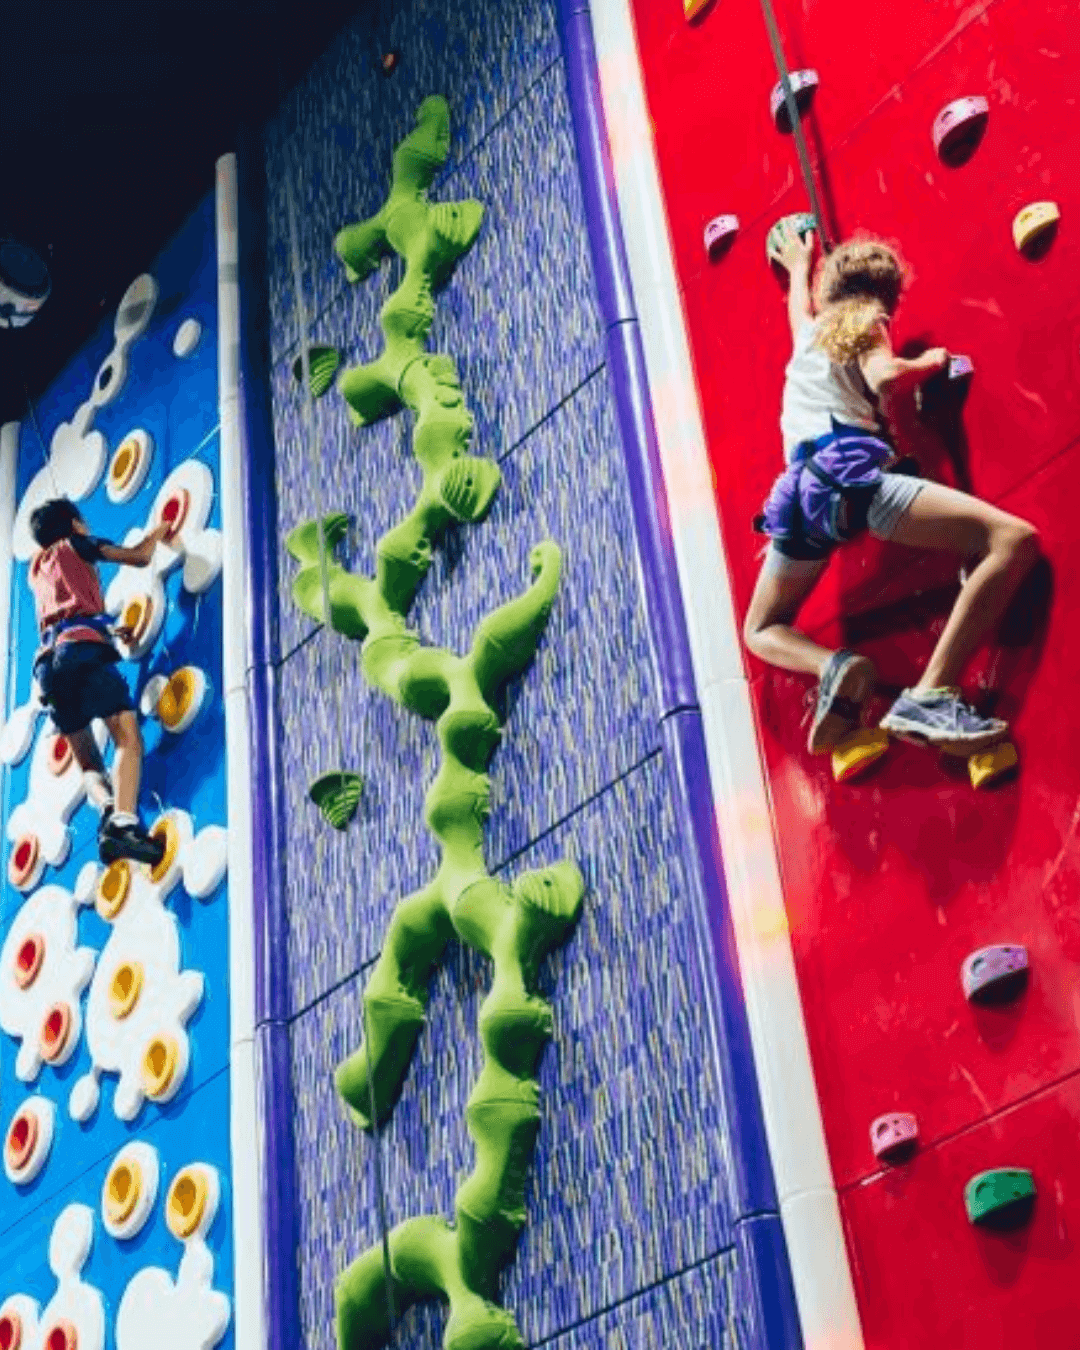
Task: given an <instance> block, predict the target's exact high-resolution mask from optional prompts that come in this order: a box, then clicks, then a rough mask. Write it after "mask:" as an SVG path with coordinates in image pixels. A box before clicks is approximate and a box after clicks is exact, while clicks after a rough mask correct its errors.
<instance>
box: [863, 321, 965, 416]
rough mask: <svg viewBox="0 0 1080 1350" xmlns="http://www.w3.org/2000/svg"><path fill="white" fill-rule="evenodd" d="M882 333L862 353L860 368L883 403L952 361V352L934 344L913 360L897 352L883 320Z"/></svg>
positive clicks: (905, 391) (903, 392)
mask: <svg viewBox="0 0 1080 1350" xmlns="http://www.w3.org/2000/svg"><path fill="white" fill-rule="evenodd" d="M879 333H880V337H879V338H878V341H877V342H876V343H875V344H874V346H873V347H871V348H870V350H869V351H866V352H863V353H862V354H861V355H860V357H859V369H860V370H861V371H862V373H863V378H864V379H865V380H866V383H867V384H868V385H869V386H870V389H871V391H872V392H873V393H874V394H876V395H877V396H878V397H879V398H880V399H881V400H882V402H883V403H884V402H887V401H888V400H889V399H890V398H894V397H896V396H897V395H898V394H906V393H908V392H909V391H910V390H912V389H914V388H915V387H916V386H917V385H920V384H922V383H923V382H924V381H925V380H927V379H929V377H930V376H931V375H933V374H934V372H935V371H937V370H941V369H942V368H943V367H944V366H946V365H948V363H949V353H948V352H947V351H946V350H945V348H944V347H931V348H930V350H929V351H925V352H923V354H922V356H916V357H915V358H914V359H913V360H910V361H909V360H907V359H906V358H905V357H903V356H897V355H896V353H895V352H894V351H893V349H892V343H891V342H890V341H889V335H888V331H887V329H886V327H885V325H884V324H882V325H881V326H880V329H879Z"/></svg>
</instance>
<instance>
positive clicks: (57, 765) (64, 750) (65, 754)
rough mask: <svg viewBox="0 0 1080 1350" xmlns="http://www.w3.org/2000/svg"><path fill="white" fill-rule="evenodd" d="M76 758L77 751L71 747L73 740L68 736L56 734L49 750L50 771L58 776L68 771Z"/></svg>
mask: <svg viewBox="0 0 1080 1350" xmlns="http://www.w3.org/2000/svg"><path fill="white" fill-rule="evenodd" d="M74 758H75V752H74V751H73V750H72V748H71V742H70V741H69V740H68V738H67V737H66V736H54V737H53V741H52V748H51V749H50V751H49V772H50V773H51V774H54V775H55V776H56V777H57V778H59V777H60V775H61V774H62V773H66V772H67V771H68V769H69V768H70V767H71V763H72V761H73V760H74Z"/></svg>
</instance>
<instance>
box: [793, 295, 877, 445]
mask: <svg viewBox="0 0 1080 1350" xmlns="http://www.w3.org/2000/svg"><path fill="white" fill-rule="evenodd" d="M816 332H817V325H816V324H815V323H813V322H809V323H804V324H803V325H802V327H801V328H800V329H799V331H798V333H797V334H796V336H795V349H794V351H793V352H792V354H791V360H790V361H789V362H788V363H787V369H786V371H785V372H784V375H785V380H784V401H783V405H782V407H781V411H780V431H781V433H782V435H783V437H784V459H785V460H786V461H787V462H788V463H789V464H790V462H791V459H792V456H793V454H794V452H795V447H796V446H797V445H800V444H801V443H802V442H803V441H816V440H817V438H818V437H819V436H826V435H828V433H829V432H830V431H832V419H833V418H834V417H835V418H836V420H837V421H838V422H843V423H844V424H845V426H849V427H861V428H863V429H864V430H866V431H872V432H874V433H875V434H880V430H879V427H878V422H877V416H876V409H875V408H874V405H873V403H871V401H870V398H869V396H868V394H869V391H868V390H867V387H866V383H865V381H864V380H863V378H862V375H861V373H860V371H859V368H858V366H857V365H856V364H854V363H852V364H851V365H849V366H837V365H834V364H833V363H832V362H831V361H830V360H829V358H828V357H827V356H826V355H825V353H824V352H823V351H822V350H821V348H820V347H815V346H814V336H815V334H816Z"/></svg>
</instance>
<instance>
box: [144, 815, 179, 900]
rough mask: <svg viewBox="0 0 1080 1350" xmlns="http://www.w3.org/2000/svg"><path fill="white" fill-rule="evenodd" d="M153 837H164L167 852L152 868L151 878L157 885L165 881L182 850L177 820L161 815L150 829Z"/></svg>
mask: <svg viewBox="0 0 1080 1350" xmlns="http://www.w3.org/2000/svg"><path fill="white" fill-rule="evenodd" d="M150 838H151V839H164V841H165V852H164V853H163V854H162V857H161V861H160V862H159V863H158V864H157V865H156V866H155V867H151V868H150V880H151V881H152V882H153V883H154V885H155V886H156V885H157V884H158V882H160V881H164V880H165V878H166V876H168V874H169V870H170V869H171V867H172V865H173V863H175V862H176V855H177V853H179V851H180V831H179V830H178V829H177V828H176V821H175V820H173V818H172V817H171V816H159V817H158V819H157V820H155V821H154V824H153V825H152V826H151V829H150Z"/></svg>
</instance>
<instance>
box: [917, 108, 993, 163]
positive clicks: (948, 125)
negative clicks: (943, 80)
mask: <svg viewBox="0 0 1080 1350" xmlns="http://www.w3.org/2000/svg"><path fill="white" fill-rule="evenodd" d="M989 116H990V104H989V103H988V102H987V101H986V99H985V98H983V97H982V95H981V94H974V95H971V96H969V97H967V98H955V99H953V101H952V102H951V103H947V104H946V105H945V107H944V108H942V110H941V111H940V112H939V113H938V115H937V116H936V117H935V118H934V125H933V127H932V128H931V132H930V134H931V136H932V137H933V140H934V149H935V150H936V151H937V154H938V157H939V158H940V159H941V160H942V162H943V163H945V164H948V165H950V166H951V167H953V168H955V167H957V166H959V165H960V164H963V163H965V162H966V161H967V160H969V159H970V158H971V156H972V155H973V154H974V153H975V150H976V149H977V148H978V145H979V142H980V141H981V140H982V138H983V132H984V131H985V130H986V122H987V118H988V117H989Z"/></svg>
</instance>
